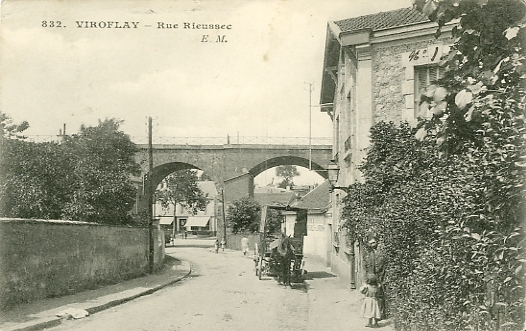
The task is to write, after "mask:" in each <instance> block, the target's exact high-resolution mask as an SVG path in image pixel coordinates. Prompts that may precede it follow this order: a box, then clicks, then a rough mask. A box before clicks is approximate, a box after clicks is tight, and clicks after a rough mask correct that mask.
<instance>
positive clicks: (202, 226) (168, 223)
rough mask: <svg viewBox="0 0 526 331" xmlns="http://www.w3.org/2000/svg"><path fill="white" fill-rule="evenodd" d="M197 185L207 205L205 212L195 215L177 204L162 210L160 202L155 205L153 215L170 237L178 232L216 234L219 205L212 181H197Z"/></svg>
mask: <svg viewBox="0 0 526 331" xmlns="http://www.w3.org/2000/svg"><path fill="white" fill-rule="evenodd" d="M197 185H198V186H199V188H200V189H201V191H203V193H204V194H205V196H206V198H207V200H208V204H207V205H206V208H205V210H200V211H198V212H197V214H196V215H193V214H192V213H191V212H190V211H188V210H186V209H185V208H184V207H183V206H181V205H180V204H178V205H177V206H176V208H175V217H174V207H173V206H172V205H170V206H168V208H162V206H161V203H160V202H158V201H157V202H156V203H155V210H154V215H155V218H157V219H159V222H160V224H161V226H162V227H163V229H164V230H165V231H170V233H172V236H175V234H176V233H180V232H184V231H187V232H192V231H194V232H195V231H210V232H217V231H218V229H217V215H218V214H219V213H218V208H219V207H220V204H219V203H218V194H217V189H216V187H215V184H214V182H213V181H198V182H197ZM174 220H175V222H174Z"/></svg>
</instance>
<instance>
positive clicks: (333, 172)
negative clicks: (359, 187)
mask: <svg viewBox="0 0 526 331" xmlns="http://www.w3.org/2000/svg"><path fill="white" fill-rule="evenodd" d="M327 175H328V177H329V184H330V185H331V188H330V191H331V192H333V191H334V190H335V189H338V190H342V191H345V192H349V188H348V187H345V186H335V185H336V183H337V182H338V176H339V175H340V167H339V166H338V164H337V163H336V161H335V160H331V163H329V165H327Z"/></svg>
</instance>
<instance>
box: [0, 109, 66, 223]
mask: <svg viewBox="0 0 526 331" xmlns="http://www.w3.org/2000/svg"><path fill="white" fill-rule="evenodd" d="M28 127H29V124H28V122H26V121H23V122H22V123H21V124H13V121H12V119H11V117H10V116H9V115H7V114H5V113H1V112H0V130H1V138H0V215H1V216H3V217H22V218H43V219H59V218H60V217H61V215H62V208H63V206H64V204H65V202H66V201H67V200H68V198H69V193H70V192H71V185H70V183H71V170H72V167H71V162H70V161H71V158H70V157H68V156H67V155H66V153H65V151H64V150H63V149H62V148H61V146H60V144H58V143H55V142H49V143H34V142H28V141H24V140H23V139H24V137H23V136H22V135H21V133H22V132H23V131H24V130H26V129H27V128H28Z"/></svg>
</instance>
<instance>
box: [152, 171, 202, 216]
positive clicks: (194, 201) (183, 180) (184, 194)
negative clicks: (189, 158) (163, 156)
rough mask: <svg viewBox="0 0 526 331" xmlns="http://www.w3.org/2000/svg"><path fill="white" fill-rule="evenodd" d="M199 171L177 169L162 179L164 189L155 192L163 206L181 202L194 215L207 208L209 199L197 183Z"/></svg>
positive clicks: (175, 204)
mask: <svg viewBox="0 0 526 331" xmlns="http://www.w3.org/2000/svg"><path fill="white" fill-rule="evenodd" d="M197 180H198V177H197V173H196V172H195V171H194V170H188V169H187V170H180V171H176V172H174V173H172V174H170V175H168V176H167V177H166V178H164V179H163V181H162V187H163V188H162V189H160V190H157V191H156V192H155V194H156V196H157V199H158V200H159V201H161V206H162V207H163V208H165V209H166V208H168V206H170V205H171V206H173V207H174V210H175V206H177V205H178V204H180V205H181V206H183V207H184V208H186V209H187V210H189V211H190V212H191V213H192V215H195V214H197V212H198V211H199V210H205V208H206V205H207V204H208V199H207V198H206V195H205V194H204V193H203V191H202V190H201V189H200V188H199V186H198V185H197Z"/></svg>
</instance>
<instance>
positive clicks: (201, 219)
mask: <svg viewBox="0 0 526 331" xmlns="http://www.w3.org/2000/svg"><path fill="white" fill-rule="evenodd" d="M209 220H210V216H190V217H188V219H187V220H186V223H185V225H184V226H185V227H190V226H201V227H203V226H206V225H207V224H208V221H209Z"/></svg>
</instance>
